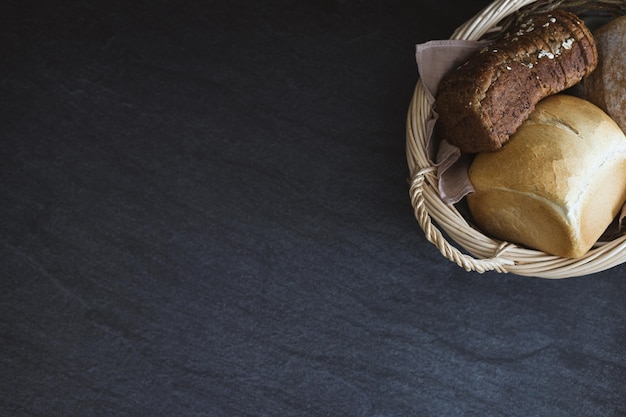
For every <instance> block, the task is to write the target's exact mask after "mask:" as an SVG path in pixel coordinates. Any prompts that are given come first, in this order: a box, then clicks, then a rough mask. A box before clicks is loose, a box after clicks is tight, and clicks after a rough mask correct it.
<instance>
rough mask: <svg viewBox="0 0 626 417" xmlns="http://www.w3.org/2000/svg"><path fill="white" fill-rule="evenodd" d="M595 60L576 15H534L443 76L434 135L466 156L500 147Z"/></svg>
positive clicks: (558, 12)
mask: <svg viewBox="0 0 626 417" xmlns="http://www.w3.org/2000/svg"><path fill="white" fill-rule="evenodd" d="M597 59H598V56H597V50H596V47H595V43H594V39H593V36H592V35H591V32H590V31H589V29H588V28H587V27H586V26H585V25H584V23H583V22H582V20H580V19H579V18H578V17H577V16H575V15H573V14H571V13H569V12H566V11H562V10H556V11H553V12H550V13H544V14H540V15H536V16H533V17H531V18H529V19H528V20H527V21H525V22H524V23H522V24H520V25H518V26H516V27H514V28H513V29H511V30H509V31H507V32H506V33H504V34H503V35H502V36H501V37H500V38H499V39H498V40H496V41H495V42H494V43H492V44H490V45H489V46H488V47H485V48H483V49H482V50H480V51H477V52H476V53H475V54H473V55H472V56H471V57H470V59H469V60H468V61H467V62H465V63H464V64H463V65H461V66H460V67H458V68H456V69H454V70H452V71H451V72H450V73H448V74H447V75H446V76H445V77H444V79H443V80H442V82H441V83H440V84H439V88H438V93H437V96H436V102H435V111H436V112H437V113H438V114H439V120H438V122H437V124H436V126H435V128H436V132H437V135H438V136H439V138H440V139H443V140H446V141H448V142H449V143H451V144H453V145H455V146H457V147H459V148H460V149H461V152H464V153H475V152H486V151H493V150H495V149H498V148H500V146H502V145H503V144H504V143H506V141H507V140H508V139H509V136H510V135H511V134H513V133H514V132H515V131H516V130H517V128H518V127H519V126H520V125H521V124H522V122H523V121H524V120H525V119H526V118H528V116H529V114H530V113H531V112H532V111H533V109H534V107H535V105H536V104H537V102H539V101H540V100H541V99H542V98H545V97H547V96H549V95H551V94H555V93H558V92H560V91H563V90H564V89H566V88H569V87H571V86H573V85H574V84H576V83H578V82H579V81H580V80H581V79H582V78H583V77H584V76H586V75H587V74H589V73H591V72H592V71H593V69H594V68H595V67H596V64H597Z"/></svg>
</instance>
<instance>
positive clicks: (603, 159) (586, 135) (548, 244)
mask: <svg viewBox="0 0 626 417" xmlns="http://www.w3.org/2000/svg"><path fill="white" fill-rule="evenodd" d="M470 180H471V181H472V184H473V186H474V188H475V193H473V194H470V195H469V196H468V198H467V201H468V206H469V208H470V212H471V213H472V216H473V219H474V221H475V223H476V225H477V226H478V227H479V228H480V229H481V230H482V231H483V232H484V233H486V234H488V235H491V236H493V237H494V238H498V239H502V240H506V241H510V242H515V243H519V244H522V245H525V246H527V247H530V248H534V249H538V250H542V251H544V252H547V253H550V254H553V255H557V256H561V257H567V258H576V257H579V256H582V255H584V254H585V253H586V252H587V251H588V250H589V249H590V248H591V247H592V245H593V244H594V243H595V242H596V241H597V239H598V238H599V237H600V236H601V235H602V233H603V232H604V231H605V229H606V228H607V227H608V225H609V224H610V223H611V221H612V220H613V219H614V217H615V215H616V214H617V213H618V211H619V210H620V209H621V207H622V205H623V204H624V201H625V200H626V136H625V135H624V134H623V133H622V131H621V130H620V129H619V127H618V126H617V125H616V124H615V122H614V121H613V120H611V118H610V117H609V116H608V115H606V113H604V112H603V111H602V110H600V109H599V108H598V107H596V106H594V105H593V104H591V103H589V102H588V101H585V100H582V99H580V98H576V97H572V96H567V95H563V94H557V95H554V96H551V97H548V98H546V99H544V100H542V101H541V102H539V104H537V106H536V109H535V111H534V112H533V113H532V114H531V116H530V118H529V119H528V120H526V121H525V122H524V123H523V124H522V125H521V126H520V128H519V129H518V131H517V132H516V133H515V134H514V135H513V136H512V137H511V140H510V141H509V142H508V143H507V144H506V146H503V147H502V148H501V149H499V150H498V151H495V152H487V153H482V154H479V155H477V156H476V158H475V159H474V161H473V163H472V166H471V168H470Z"/></svg>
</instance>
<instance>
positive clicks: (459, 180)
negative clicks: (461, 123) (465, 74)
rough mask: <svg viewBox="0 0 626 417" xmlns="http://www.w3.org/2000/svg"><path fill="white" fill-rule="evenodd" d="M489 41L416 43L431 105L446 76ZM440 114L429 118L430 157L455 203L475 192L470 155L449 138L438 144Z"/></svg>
mask: <svg viewBox="0 0 626 417" xmlns="http://www.w3.org/2000/svg"><path fill="white" fill-rule="evenodd" d="M487 43H488V42H485V41H467V40H436V41H429V42H426V43H422V44H418V45H416V48H415V59H416V61H417V69H418V72H419V75H420V79H421V80H422V83H423V84H424V89H425V90H426V98H427V99H428V101H429V102H430V104H431V105H434V103H435V96H436V95H437V87H438V86H439V82H440V81H441V79H442V78H443V77H444V75H445V74H446V73H447V72H448V71H450V70H451V69H453V68H455V67H457V66H459V65H461V64H462V63H463V62H465V61H466V60H467V58H469V56H470V55H471V54H472V53H473V52H474V51H476V49H478V48H480V47H482V46H484V45H486V44H487ZM437 117H438V115H437V113H436V112H435V111H432V112H431V115H430V118H429V119H428V120H427V121H426V139H427V146H428V147H427V149H428V157H429V159H430V162H431V163H432V164H433V165H434V166H436V167H437V173H438V175H439V194H440V195H441V199H442V200H443V201H444V202H445V203H448V204H454V203H457V202H459V201H460V200H461V199H462V198H463V197H464V196H466V195H467V194H468V193H471V192H472V191H474V189H473V188H472V184H471V183H470V181H469V177H468V175H467V171H468V169H469V164H470V157H469V156H468V155H461V152H460V151H459V148H457V147H456V146H453V145H451V144H449V143H448V142H446V141H441V142H440V143H438V142H437V141H436V140H435V139H436V138H433V137H432V136H433V129H434V127H435V122H436V121H437Z"/></svg>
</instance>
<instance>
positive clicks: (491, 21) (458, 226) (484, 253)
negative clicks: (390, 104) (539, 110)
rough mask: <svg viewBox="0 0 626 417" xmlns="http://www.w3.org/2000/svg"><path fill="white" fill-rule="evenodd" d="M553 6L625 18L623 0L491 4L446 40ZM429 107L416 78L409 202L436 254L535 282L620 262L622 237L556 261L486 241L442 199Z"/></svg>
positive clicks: (625, 243) (625, 245)
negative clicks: (430, 139) (431, 151)
mask: <svg viewBox="0 0 626 417" xmlns="http://www.w3.org/2000/svg"><path fill="white" fill-rule="evenodd" d="M557 8H561V9H566V10H569V11H571V12H573V13H575V14H577V15H578V16H580V17H581V18H583V19H584V20H585V21H586V22H587V21H589V20H591V21H594V20H595V21H603V20H604V21H606V20H608V19H610V18H613V17H617V16H620V15H624V14H626V1H624V0H603V1H581V0H574V1H564V0H561V1H546V0H543V1H533V0H496V1H494V2H493V3H492V4H490V5H489V6H487V7H486V8H485V9H483V10H482V11H481V12H479V13H478V14H477V15H476V16H474V17H473V18H472V19H470V20H468V21H467V22H466V23H464V24H463V25H462V26H460V27H459V28H458V29H457V30H456V31H455V32H454V33H453V34H452V36H451V37H450V39H459V40H481V39H484V38H488V37H490V36H494V35H496V34H498V33H500V32H502V31H504V30H506V28H508V27H509V26H510V25H511V24H513V23H514V22H516V21H519V20H521V19H523V18H526V17H527V16H529V15H532V14H534V13H540V12H545V11H550V10H555V9H557ZM432 110H433V108H432V104H431V102H430V101H429V100H428V98H427V92H426V90H425V88H424V84H423V83H422V81H421V80H418V82H417V85H416V87H415V90H414V94H413V97H412V99H411V103H410V107H409V110H408V117H407V127H406V134H407V137H406V149H407V162H408V167H409V172H410V175H411V177H410V181H409V182H410V190H409V193H410V199H411V205H412V206H413V209H414V213H415V217H416V219H417V221H418V223H419V224H420V226H421V228H422V229H423V231H424V233H425V236H426V238H427V239H428V240H429V241H430V242H431V243H432V244H434V245H435V246H436V247H437V248H438V249H439V251H440V252H441V253H442V255H443V256H444V257H445V258H447V259H449V260H451V261H453V262H454V263H456V264H457V265H459V266H460V267H462V268H464V269H465V270H466V271H476V272H479V273H483V272H486V271H497V272H502V273H506V272H509V273H514V274H517V275H521V276H532V277H540V278H568V277H575V276H583V275H589V274H593V273H596V272H600V271H603V270H606V269H609V268H612V267H614V266H617V265H619V264H622V263H624V262H626V235H621V236H619V237H617V238H615V239H613V240H610V241H606V242H598V243H597V244H596V246H595V247H594V248H592V249H591V250H590V251H588V252H587V253H586V254H585V255H583V256H582V257H579V258H561V257H558V256H553V255H549V254H547V253H544V252H541V251H537V250H533V249H529V248H526V247H522V246H520V245H516V244H513V243H510V242H506V241H505V242H503V241H498V240H495V239H492V238H491V237H489V236H487V235H485V234H484V233H482V232H481V231H480V230H478V229H477V228H476V227H475V226H473V225H472V224H471V223H470V221H468V218H467V215H466V214H465V212H464V211H463V210H462V209H459V207H457V206H456V205H454V204H450V203H446V202H444V201H443V200H442V198H441V196H440V192H439V184H438V181H439V179H438V175H437V167H436V166H434V165H433V163H432V162H431V158H430V157H429V150H428V138H427V137H428V134H429V132H428V130H429V126H428V123H429V120H430V119H431V118H432Z"/></svg>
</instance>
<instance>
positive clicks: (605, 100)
mask: <svg viewBox="0 0 626 417" xmlns="http://www.w3.org/2000/svg"><path fill="white" fill-rule="evenodd" d="M593 35H594V38H595V41H596V45H597V49H598V67H597V68H596V70H595V71H594V72H593V73H592V74H591V75H589V77H587V79H585V80H584V81H583V82H582V84H581V86H582V91H583V93H582V94H583V95H582V97H583V98H585V99H587V100H589V101H591V102H592V103H594V104H595V105H597V106H598V107H600V108H601V109H602V110H604V111H605V112H606V113H607V114H608V115H609V116H611V117H612V118H613V120H615V121H616V122H617V124H618V125H619V126H620V127H621V128H622V131H624V132H626V16H622V17H620V18H617V19H615V20H612V21H611V22H609V23H607V24H605V25H604V26H602V27H600V28H599V29H597V30H596V31H595V32H594V33H593Z"/></svg>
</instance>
